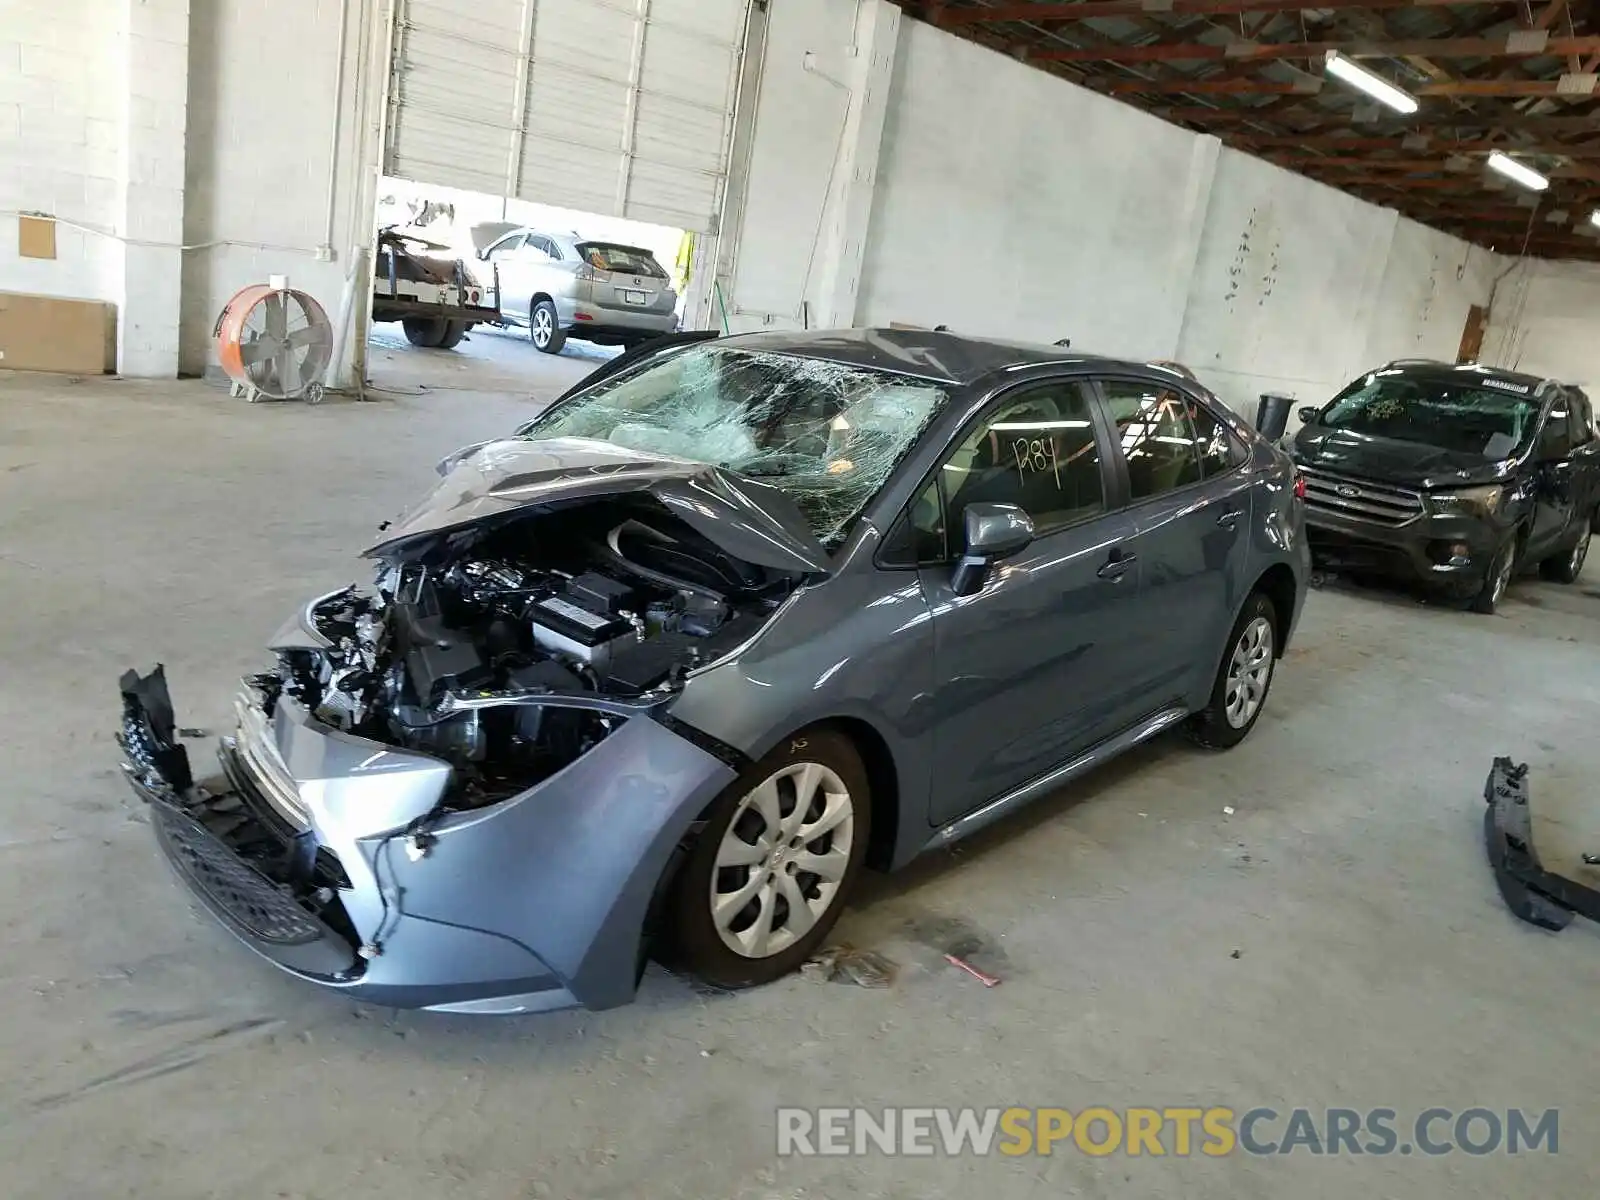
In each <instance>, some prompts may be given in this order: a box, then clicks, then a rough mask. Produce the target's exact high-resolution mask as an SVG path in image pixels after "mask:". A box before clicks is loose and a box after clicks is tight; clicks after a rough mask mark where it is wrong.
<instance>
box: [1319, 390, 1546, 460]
mask: <svg viewBox="0 0 1600 1200" xmlns="http://www.w3.org/2000/svg"><path fill="white" fill-rule="evenodd" d="M1531 391H1532V389H1531V388H1527V387H1523V386H1522V385H1520V384H1513V383H1499V382H1498V381H1497V383H1496V385H1494V386H1485V385H1484V384H1483V383H1481V382H1479V383H1471V384H1462V383H1456V382H1453V381H1450V380H1446V379H1437V378H1434V379H1430V378H1426V377H1422V378H1419V377H1416V376H1409V377H1408V376H1405V375H1398V374H1397V375H1384V374H1383V373H1382V372H1375V373H1373V374H1371V375H1367V376H1364V377H1363V378H1361V379H1358V380H1356V382H1355V383H1353V384H1351V385H1350V386H1349V387H1347V388H1346V389H1345V390H1344V391H1343V392H1341V393H1340V395H1339V397H1338V398H1337V399H1336V400H1334V402H1333V404H1332V405H1331V406H1329V408H1328V410H1327V411H1326V412H1324V413H1323V414H1322V417H1321V418H1320V420H1319V421H1318V424H1321V425H1325V426H1328V427H1329V428H1332V429H1348V430H1350V431H1351V432H1352V433H1364V434H1367V435H1369V436H1371V437H1382V438H1393V439H1395V440H1396V441H1401V442H1420V443H1422V444H1423V445H1425V446H1436V447H1438V448H1439V449H1441V450H1453V451H1455V452H1457V453H1461V454H1481V455H1483V457H1485V458H1506V457H1508V456H1509V455H1511V454H1512V453H1514V452H1515V451H1516V450H1517V449H1518V448H1519V447H1521V446H1522V445H1523V444H1524V443H1525V441H1526V440H1527V439H1528V438H1531V437H1532V436H1533V430H1534V427H1535V426H1536V425H1538V423H1539V402H1538V401H1537V400H1535V399H1534V398H1533V397H1532V396H1531V395H1530V394H1529V393H1530V392H1531Z"/></svg>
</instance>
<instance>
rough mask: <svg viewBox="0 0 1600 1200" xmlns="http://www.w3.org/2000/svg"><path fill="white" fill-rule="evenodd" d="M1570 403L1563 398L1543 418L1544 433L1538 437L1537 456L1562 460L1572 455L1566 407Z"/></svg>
mask: <svg viewBox="0 0 1600 1200" xmlns="http://www.w3.org/2000/svg"><path fill="white" fill-rule="evenodd" d="M1571 403H1572V401H1571V400H1570V399H1568V398H1567V397H1565V396H1563V397H1561V398H1560V399H1558V400H1557V401H1556V402H1555V403H1554V404H1553V405H1551V408H1550V415H1549V416H1547V417H1546V418H1545V421H1544V431H1543V432H1542V433H1541V434H1540V435H1539V454H1540V457H1542V458H1546V459H1562V458H1566V457H1567V456H1568V455H1569V454H1571V453H1572V426H1571V424H1570V423H1569V419H1568V415H1567V406H1568V405H1570V404H1571Z"/></svg>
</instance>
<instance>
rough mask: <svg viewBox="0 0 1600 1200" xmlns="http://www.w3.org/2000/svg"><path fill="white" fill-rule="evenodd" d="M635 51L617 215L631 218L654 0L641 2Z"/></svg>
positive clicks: (624, 121) (630, 59)
mask: <svg viewBox="0 0 1600 1200" xmlns="http://www.w3.org/2000/svg"><path fill="white" fill-rule="evenodd" d="M637 3H638V6H639V7H638V9H637V13H636V15H635V17H634V22H635V24H634V27H633V50H632V53H630V54H629V56H628V107H627V111H626V112H625V113H624V115H623V118H622V162H621V164H620V166H619V167H618V169H617V200H616V214H617V216H619V217H626V216H627V215H628V189H629V188H630V187H631V186H632V185H633V149H634V140H635V138H636V137H637V135H638V130H639V86H640V80H641V79H643V77H644V43H645V39H646V38H647V37H649V36H650V0H637Z"/></svg>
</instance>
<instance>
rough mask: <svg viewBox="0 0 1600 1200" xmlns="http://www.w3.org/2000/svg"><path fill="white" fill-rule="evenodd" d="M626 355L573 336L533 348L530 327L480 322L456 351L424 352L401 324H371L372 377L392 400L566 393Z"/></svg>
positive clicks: (369, 369) (369, 356)
mask: <svg viewBox="0 0 1600 1200" xmlns="http://www.w3.org/2000/svg"><path fill="white" fill-rule="evenodd" d="M619 353H621V351H620V350H618V349H617V348H615V347H612V346H594V345H591V344H590V343H588V342H580V341H576V340H572V341H569V342H567V344H566V345H565V346H563V347H562V349H561V353H560V354H544V353H542V352H541V351H539V350H536V349H535V348H534V345H533V343H532V342H531V341H529V340H528V332H527V330H525V329H499V328H496V327H495V326H492V325H478V326H476V327H474V328H473V329H472V331H471V332H470V333H468V334H467V336H466V337H465V338H464V339H463V340H462V341H461V343H460V344H459V345H458V346H456V347H455V349H453V350H419V349H418V348H417V347H416V346H413V345H412V344H411V343H410V342H408V341H406V335H405V332H404V331H403V330H402V329H401V328H400V326H399V325H398V324H395V323H393V322H385V323H384V324H381V325H374V326H372V331H371V333H370V334H369V335H368V337H367V378H368V379H369V380H370V381H371V384H372V387H373V389H374V391H375V392H376V393H377V394H378V395H380V396H385V397H389V398H394V397H396V396H415V395H420V394H426V393H428V392H437V391H455V392H461V391H469V392H470V391H480V392H512V393H521V392H526V391H527V390H529V388H532V389H534V390H541V391H542V390H545V389H552V388H553V389H555V390H556V391H558V392H559V391H565V390H566V389H567V388H569V387H571V386H572V385H573V384H574V383H576V382H578V380H580V379H582V378H583V377H584V376H585V375H587V374H588V373H589V372H590V371H592V370H594V368H595V367H597V366H599V365H600V364H601V363H603V362H605V361H606V360H607V359H609V358H613V357H615V356H616V355H617V354H619Z"/></svg>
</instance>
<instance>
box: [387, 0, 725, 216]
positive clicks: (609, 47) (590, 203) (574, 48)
mask: <svg viewBox="0 0 1600 1200" xmlns="http://www.w3.org/2000/svg"><path fill="white" fill-rule="evenodd" d="M748 3H749V0H400V4H399V7H398V10H397V14H396V30H395V54H394V70H393V78H392V80H391V88H392V91H391V107H390V113H389V126H388V136H387V139H386V140H387V143H388V144H387V146H386V148H385V155H384V166H385V172H386V173H387V174H389V175H394V176H398V177H400V178H403V179H415V180H420V181H423V182H428V183H437V184H443V185H446V186H450V187H459V188H467V189H470V190H473V191H479V192H488V193H490V194H491V195H507V196H514V197H518V198H520V199H524V200H535V201H539V202H540V203H545V204H555V205H561V206H563V207H568V208H580V209H587V210H589V211H591V212H601V213H607V214H611V215H614V216H621V217H630V218H632V219H634V220H639V221H652V222H655V223H658V224H662V225H673V226H677V227H679V228H684V229H694V230H699V231H710V230H712V229H713V228H714V227H715V221H716V215H717V204H718V202H719V199H720V197H721V194H722V181H723V178H724V177H725V175H726V173H727V156H728V142H729V134H730V131H731V129H732V124H733V105H734V96H735V92H736V88H737V82H738V72H739V57H740V53H739V52H740V47H741V45H742V43H743V39H744V32H745V18H746V9H747V7H748Z"/></svg>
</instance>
